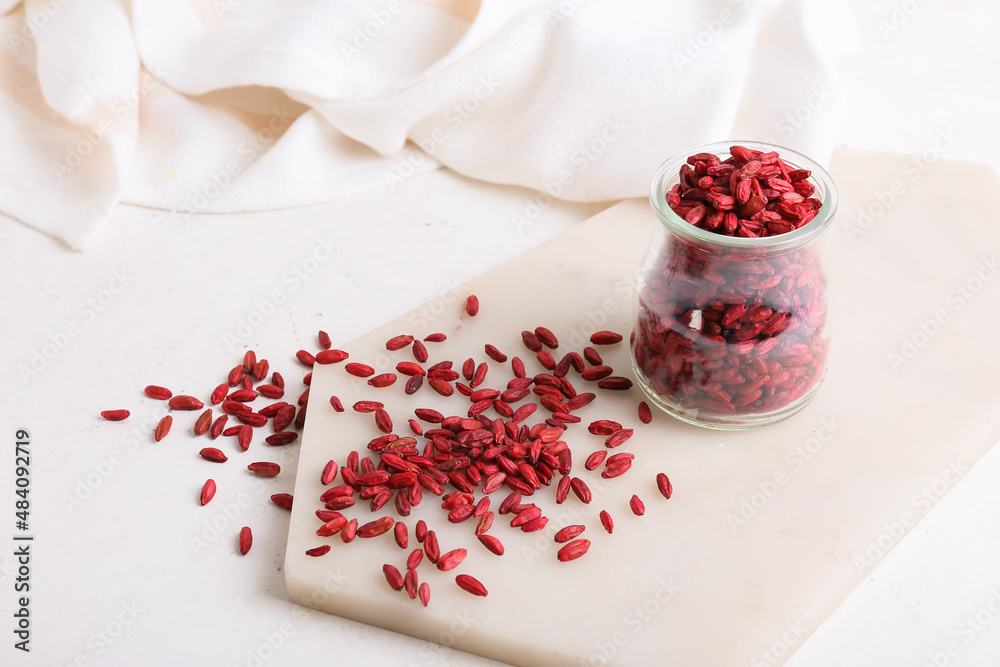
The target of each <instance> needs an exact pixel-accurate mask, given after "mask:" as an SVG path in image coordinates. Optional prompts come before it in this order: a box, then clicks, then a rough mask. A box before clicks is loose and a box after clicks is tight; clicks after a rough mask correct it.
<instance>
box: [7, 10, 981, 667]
mask: <svg viewBox="0 0 1000 667" xmlns="http://www.w3.org/2000/svg"><path fill="white" fill-rule="evenodd" d="M852 4H853V5H854V7H855V10H856V13H857V16H858V19H859V23H860V25H861V36H860V37H861V42H860V50H859V51H858V52H857V53H855V54H854V55H852V56H849V57H847V58H845V59H843V60H841V61H840V63H839V72H840V74H841V76H842V79H843V82H844V85H845V89H846V92H847V94H848V96H849V100H848V102H849V107H848V108H849V113H848V119H847V124H846V126H845V128H844V131H843V135H842V141H841V144H842V145H843V146H846V147H850V148H865V149H878V150H886V151H894V152H906V153H921V152H923V151H925V150H927V149H928V148H929V147H931V146H932V145H933V140H934V138H935V136H936V135H937V133H938V132H940V131H950V130H954V132H955V133H956V134H957V136H958V139H957V140H956V141H955V142H954V145H953V146H952V147H950V148H949V149H948V151H947V152H946V155H945V157H948V158H952V159H963V160H972V161H980V162H984V163H991V164H992V165H993V166H995V167H996V166H1000V129H998V125H997V123H996V122H995V119H996V118H997V116H998V112H1000V46H998V45H997V41H996V39H995V35H994V32H995V28H996V26H998V25H1000V22H998V20H997V19H1000V7H997V6H996V3H991V2H989V0H980V1H979V2H971V1H964V0H940V1H938V2H934V1H933V0H926V1H925V2H918V1H917V0H896V2H880V3H862V2H860V1H855V2H853V3H852ZM894 6H897V7H898V8H899V10H900V11H903V16H907V18H906V20H904V21H901V24H900V26H899V29H898V30H896V31H893V32H891V33H889V34H888V35H887V36H886V37H883V35H882V34H881V33H880V29H879V23H878V22H879V21H880V20H886V21H891V19H892V12H893V7H894ZM905 10H912V11H911V13H910V14H909V15H907V14H906V11H905ZM898 18H899V14H897V19H898ZM884 27H885V26H884V25H883V26H882V28H883V29H884ZM984 168H989V167H987V166H985V165H984ZM534 196H535V193H532V192H530V191H527V190H523V189H518V188H509V187H501V186H493V185H487V184H483V183H478V182H474V181H471V180H469V179H466V178H463V177H461V176H458V175H456V174H453V173H451V172H449V171H446V170H442V171H438V172H434V173H431V174H426V175H423V176H419V177H416V178H414V179H412V180H410V181H408V182H406V183H403V184H402V185H399V186H397V187H396V189H395V191H393V192H389V191H388V190H385V191H374V192H370V193H367V194H364V195H361V196H357V197H353V198H351V199H347V200H342V201H338V202H331V203H329V204H326V205H323V206H317V207H311V208H304V209H295V210H291V211H282V212H272V213H259V214H249V215H240V216H208V217H197V216H192V217H190V218H185V217H184V216H181V215H179V214H170V213H167V212H161V211H151V210H146V209H139V208H134V207H128V206H122V207H120V208H119V210H118V211H117V214H116V216H115V218H114V220H113V222H112V223H111V224H110V225H109V226H108V228H107V229H106V230H105V232H104V234H103V235H102V237H101V238H100V240H99V241H98V243H97V244H96V245H95V246H94V247H93V248H92V249H91V250H90V251H88V252H87V253H85V254H76V253H72V252H70V251H68V250H66V249H65V248H63V247H62V246H61V245H60V244H58V243H57V242H55V241H52V240H51V239H49V238H47V237H44V236H42V235H40V234H38V233H36V232H34V231H32V230H30V229H28V228H26V227H24V226H23V225H20V224H18V223H16V222H13V221H10V220H5V219H0V277H2V280H3V286H4V288H5V289H4V296H3V306H4V308H3V311H2V313H3V314H2V315H0V351H2V358H3V360H4V364H3V367H2V368H3V371H4V373H5V375H4V377H3V382H2V383H0V406H2V409H0V438H2V439H3V442H4V443H5V445H4V447H5V449H6V450H7V451H8V454H6V455H4V456H3V457H2V458H0V468H2V470H3V472H2V473H0V475H2V479H3V482H2V484H0V490H2V494H0V503H2V506H3V507H6V508H8V514H7V517H8V519H7V521H6V522H5V523H4V525H5V526H6V527H5V529H4V530H2V531H0V540H6V541H8V542H7V544H8V546H5V547H3V548H2V549H0V554H2V555H0V591H2V593H0V617H3V618H5V619H7V621H6V622H5V624H4V625H3V626H2V627H3V630H4V634H3V636H4V637H5V638H6V639H5V642H4V645H3V646H2V647H0V656H2V657H0V664H12V665H13V664H24V665H70V664H78V665H87V664H107V665H176V664H191V665H196V664H204V665H257V664H267V665H299V664H337V665H341V664H343V665H348V664H350V665H390V666H391V665H400V666H402V665H428V666H429V665H490V664H497V663H493V662H491V661H487V660H483V659H481V658H476V657H473V656H469V655H467V654H464V653H457V652H454V651H451V650H449V649H446V648H443V647H437V646H434V645H430V644H426V643H424V642H421V641H418V640H414V639H411V638H408V637H404V636H401V635H396V634H393V633H388V632H384V631H381V630H377V629H374V628H371V627H367V626H363V625H360V624H357V623H353V622H349V621H344V620H342V619H339V618H337V617H333V616H328V615H325V614H322V613H318V612H313V611H309V610H306V609H303V608H301V607H298V606H296V605H294V604H291V603H289V602H288V601H287V598H286V595H285V590H284V582H283V577H282V573H281V571H280V568H281V563H282V560H283V557H284V548H283V540H284V538H285V530H286V527H287V517H286V516H284V515H283V514H282V513H281V512H279V511H276V510H274V509H272V508H270V507H267V506H266V504H265V503H260V502H258V501H259V500H260V499H261V498H263V499H265V500H266V496H267V495H269V494H270V493H273V492H277V491H291V487H292V482H291V473H292V472H293V471H294V448H289V451H288V453H287V454H284V455H283V456H284V457H285V458H284V459H282V460H281V462H282V465H283V467H285V469H286V470H287V471H288V475H285V473H283V475H284V477H279V478H277V479H275V480H268V481H267V483H266V484H264V483H257V482H255V480H252V479H249V478H247V477H246V475H239V474H237V473H238V472H239V470H238V469H237V468H238V466H229V467H227V468H226V469H225V470H224V471H223V470H222V469H221V468H220V469H219V472H218V473H217V475H216V479H217V480H218V481H219V482H220V495H219V496H218V497H217V500H216V501H214V502H213V505H210V506H208V507H207V508H204V509H205V510H209V509H211V514H210V515H208V514H205V513H204V511H203V510H202V509H201V508H198V507H197V504H196V500H195V499H196V497H197V492H198V488H199V487H200V484H201V481H202V480H203V479H204V477H205V470H206V468H205V466H206V465H207V464H205V462H203V461H201V460H200V459H198V458H197V456H196V454H195V452H196V450H197V447H201V446H205V445H204V444H198V445H197V447H196V446H195V445H194V444H193V443H194V441H192V440H191V439H190V438H189V437H187V436H186V435H185V434H184V433H182V432H181V431H183V430H186V429H188V428H189V427H190V424H189V421H193V417H194V416H195V415H191V417H192V418H191V419H190V420H186V419H185V418H184V417H180V418H178V417H175V419H176V422H175V426H174V429H175V431H176V433H174V434H173V435H175V436H177V437H168V439H167V440H164V442H162V443H159V444H153V443H151V442H150V440H149V438H148V437H147V436H146V435H145V434H146V433H148V431H149V430H150V429H151V427H152V424H153V423H155V419H156V418H158V417H159V415H160V414H161V413H162V408H161V407H159V406H157V405H155V404H154V402H153V401H150V400H148V399H145V397H144V396H143V395H142V393H141V392H142V387H144V386H145V385H146V384H150V383H157V384H165V385H168V386H170V387H171V388H173V389H174V390H175V391H176V392H182V391H192V392H200V393H202V394H204V393H205V392H206V391H210V390H211V388H212V387H214V386H215V384H217V383H218V382H220V381H222V379H223V378H224V377H225V373H226V372H227V371H228V369H229V368H231V367H232V366H233V365H235V364H236V363H237V362H238V360H239V358H240V357H241V356H242V353H243V349H244V348H243V346H242V345H241V344H239V343H238V342H236V343H234V341H233V339H232V338H230V337H227V334H233V335H238V334H239V333H240V332H239V331H238V326H239V322H240V319H241V318H243V319H247V318H249V317H250V316H251V313H253V312H254V310H255V309H256V308H257V306H256V305H255V303H257V302H261V301H264V300H267V299H268V298H270V297H272V296H274V290H277V296H279V297H280V301H281V303H280V304H279V305H277V307H275V308H274V312H273V314H271V315H269V316H268V317H266V318H261V319H262V323H261V324H260V325H259V326H257V327H255V329H254V331H253V332H252V334H251V335H250V336H249V337H247V342H249V343H250V344H251V345H252V346H253V347H254V348H255V349H256V350H257V351H258V354H262V355H263V356H267V357H268V358H269V359H270V361H271V364H272V367H273V368H277V369H278V370H281V371H282V372H283V374H284V375H285V377H286V378H287V379H289V380H293V379H294V380H295V382H293V383H290V384H292V386H293V387H294V386H298V385H297V380H298V377H299V376H300V375H301V372H300V371H299V367H298V366H297V364H296V362H295V360H294V358H293V357H292V356H291V355H292V353H294V351H295V350H297V349H299V348H300V347H306V348H313V347H314V346H315V332H316V331H317V329H320V328H322V329H325V330H326V331H328V332H329V333H330V334H331V336H332V337H333V339H334V341H341V342H345V341H348V340H350V339H352V338H354V337H355V336H357V335H360V334H362V333H364V332H365V331H367V330H369V329H371V328H373V327H374V326H376V325H378V324H379V323H381V322H384V321H386V320H388V319H391V318H392V317H394V316H396V315H398V314H399V313H402V312H405V311H407V310H409V309H410V308H412V307H413V306H416V305H418V304H420V303H422V302H424V301H425V300H427V299H429V298H432V297H434V296H437V295H439V294H442V293H446V292H447V291H448V290H449V288H450V287H451V286H453V285H456V284H459V283H461V282H462V281H464V280H465V279H467V278H469V277H472V276H474V275H477V274H479V273H481V272H482V271H484V270H485V269H487V268H489V267H491V266H494V265H496V264H498V263H500V262H502V261H504V260H505V259H507V258H510V257H513V256H515V255H516V254H518V253H519V252H522V251H523V250H525V249H527V248H530V247H533V246H534V245H537V244H538V243H540V242H541V241H543V240H544V239H547V238H550V237H552V236H554V235H555V234H558V233H559V232H560V231H563V230H565V229H567V228H569V227H570V226H571V225H573V224H574V223H575V222H578V221H580V220H582V219H585V218H587V217H589V216H590V215H592V214H594V213H596V212H598V211H599V210H602V209H603V208H604V207H605V206H607V204H589V205H579V204H566V203H560V202H556V203H553V204H551V205H549V206H546V207H544V208H543V209H542V210H541V211H540V214H539V215H538V216H537V218H536V221H535V223H534V224H532V225H531V226H529V227H527V228H518V227H517V226H515V225H514V224H513V223H512V216H514V215H516V214H518V215H525V213H526V212H528V211H530V209H529V208H528V207H529V205H530V203H531V202H532V201H533V198H534ZM327 239H329V241H327ZM330 242H333V243H335V244H336V248H335V249H333V250H332V251H331V252H330V253H329V254H327V251H326V249H327V248H328V246H329V244H330ZM310 256H312V257H314V258H315V259H316V261H315V262H313V261H312V260H308V259H306V258H307V257H310ZM296 271H298V272H300V273H301V274H302V275H304V276H305V279H298V278H296V277H295V276H296ZM116 275H117V276H118V278H117V279H116V278H115V276H116ZM119 286H121V289H118V288H119ZM990 289H1000V287H998V286H997V285H991V286H990ZM105 290H106V291H105ZM114 291H116V292H117V293H113V292H114ZM90 297H93V298H96V299H98V301H97V302H96V307H93V308H92V307H91V306H88V305H86V300H87V299H88V298H90ZM98 308H99V312H98ZM265 309H267V308H265ZM984 316H988V317H992V318H994V322H995V321H996V317H997V314H984ZM74 325H75V326H76V327H77V328H76V329H73V326H74ZM67 326H69V327H70V330H71V331H74V332H75V333H74V335H72V336H67V337H66V343H65V346H64V347H63V348H59V347H58V346H55V347H48V348H46V346H47V345H50V344H52V345H55V343H52V340H53V339H52V338H50V335H53V336H54V339H55V340H56V341H57V342H59V341H60V337H59V335H58V334H57V332H59V331H66V330H67ZM35 351H38V352H40V353H49V356H51V357H52V358H51V359H49V360H46V361H45V363H44V367H43V368H41V369H40V370H39V371H38V374H37V375H36V376H32V377H29V378H27V379H26V380H25V379H22V377H20V374H19V372H18V368H19V366H21V365H24V366H29V365H30V364H31V361H32V357H33V354H34V353H35ZM997 362H998V359H997V358H996V357H994V358H993V359H992V360H991V363H992V367H991V368H988V369H985V370H986V371H987V372H994V373H995V372H996V370H997V365H998V364H997ZM41 365H42V364H39V366H41ZM293 397H294V396H293ZM117 407H126V408H129V409H131V410H132V417H131V419H130V420H129V421H126V422H122V423H119V424H112V423H108V422H104V421H103V420H101V419H100V418H99V417H98V416H97V413H98V412H99V411H100V410H102V409H107V408H117ZM17 428H27V429H29V430H30V431H31V436H32V438H31V449H32V452H33V459H32V487H31V499H32V507H31V530H30V532H31V534H33V535H34V536H35V542H34V543H33V545H32V549H33V552H32V571H31V577H32V580H31V586H32V598H31V606H30V609H31V613H32V644H31V645H32V652H31V654H30V655H24V654H22V653H21V652H19V651H15V650H14V649H13V648H12V645H13V643H14V638H13V635H12V634H11V628H12V627H13V621H12V616H11V614H12V613H13V610H14V605H15V593H14V591H13V586H14V583H15V578H16V577H17V573H16V564H15V562H14V558H13V555H12V550H13V546H11V545H13V541H12V540H11V537H12V536H13V534H14V533H15V530H14V528H13V522H14V517H13V513H14V509H13V502H14V500H15V497H14V495H13V484H12V482H13V463H14V461H13V459H14V452H13V449H14V445H13V442H14V439H15V437H14V433H15V430H16V429H17ZM132 428H135V429H137V431H138V432H140V433H141V434H142V435H141V436H140V437H139V438H138V440H137V441H133V440H131V439H130V438H129V437H128V433H129V430H130V429H132ZM213 472H214V470H213ZM81 483H82V484H83V486H81ZM234 488H239V489H241V490H243V491H245V492H246V493H247V494H248V495H247V498H248V499H249V500H248V501H247V502H244V503H243V505H240V504H239V500H240V499H239V498H237V497H236V494H235V493H232V494H231V495H230V496H229V497H228V500H226V499H225V497H224V496H223V489H225V490H226V491H227V492H229V491H230V490H233V489H234ZM74 498H75V499H76V500H78V501H79V502H73V500H72V499H74ZM220 500H223V501H224V502H221V503H220V502H219V501H220ZM226 502H231V503H233V504H234V506H235V507H236V510H235V512H236V514H237V516H236V517H235V518H233V519H232V520H228V519H226V518H225V516H224V514H222V512H223V509H224V507H225V505H226ZM207 516H210V517H211V518H218V520H219V521H220V523H226V522H228V523H229V524H230V525H229V526H228V527H227V529H225V530H223V531H221V532H222V536H221V537H219V538H218V539H214V540H213V539H210V536H209V539H206V544H205V545H204V546H199V547H198V548H195V547H192V546H191V543H190V541H189V539H190V538H191V537H198V536H199V535H200V536H202V537H205V536H204V535H203V532H204V524H203V521H204V520H205V517H207ZM248 522H252V523H253V525H254V532H255V544H254V548H253V550H252V551H251V552H250V554H249V555H248V556H246V557H241V556H240V555H239V554H238V553H236V552H235V545H234V543H233V538H232V535H233V534H235V532H236V531H238V529H239V526H240V525H243V524H244V523H248ZM998 557H1000V451H998V450H996V449H994V451H992V452H991V453H990V454H989V455H987V456H986V457H985V458H984V459H983V460H982V461H981V462H980V463H979V464H978V465H977V466H976V467H975V468H974V469H973V470H972V471H971V472H970V473H968V475H967V476H966V477H965V479H964V480H963V481H961V482H960V483H959V484H957V485H956V486H955V487H954V488H952V489H951V491H950V492H949V493H948V495H947V496H946V497H945V498H944V500H942V501H941V502H940V503H939V504H938V506H937V507H936V508H935V509H934V510H932V511H931V512H930V513H929V514H928V515H927V516H926V517H925V518H924V519H923V520H922V521H921V522H920V524H919V525H918V526H917V527H916V528H915V529H913V530H912V531H911V533H910V534H909V535H908V536H907V537H905V538H904V539H902V540H901V541H900V542H899V544H898V545H897V546H896V547H895V548H894V549H893V550H892V552H891V553H889V554H888V555H887V556H886V557H885V558H883V559H882V560H881V561H880V562H879V563H878V565H877V566H876V567H875V568H874V570H873V571H872V572H871V574H870V575H869V576H868V578H867V580H866V581H865V583H864V584H862V585H861V586H860V587H859V588H858V589H857V590H856V591H855V592H854V593H853V594H852V595H851V596H850V597H849V598H848V599H847V600H846V601H845V602H844V604H843V605H842V606H841V607H840V609H838V610H837V612H835V613H834V615H833V616H832V617H830V619H829V620H828V621H827V622H826V623H825V624H824V625H823V626H822V627H821V628H820V629H819V631H817V632H816V633H815V634H814V635H813V636H812V637H811V638H809V639H808V640H806V641H805V642H804V643H802V644H801V645H799V643H798V642H797V641H793V642H791V644H790V645H789V649H791V650H797V652H796V654H795V655H794V657H793V658H792V659H791V661H790V662H789V663H788V664H790V665H794V667H804V666H814V665H916V666H922V665H925V664H930V665H939V666H940V665H962V666H978V665H993V664H997V662H998V660H997V657H998V656H1000V630H998V629H997V627H998V624H997V623H996V622H994V621H995V620H996V616H997V614H998V613H1000V574H998V570H997V567H996V563H997V562H1000V558H998ZM337 575H338V573H337V571H336V568H335V567H334V568H332V570H331V586H335V585H336V577H337ZM780 640H781V638H778V637H776V638H775V641H776V642H778V641H780ZM763 648H765V647H764V646H762V649H763ZM757 664H761V665H765V664H774V663H769V662H768V661H767V660H764V659H762V660H760V661H759V662H758V663H757Z"/></svg>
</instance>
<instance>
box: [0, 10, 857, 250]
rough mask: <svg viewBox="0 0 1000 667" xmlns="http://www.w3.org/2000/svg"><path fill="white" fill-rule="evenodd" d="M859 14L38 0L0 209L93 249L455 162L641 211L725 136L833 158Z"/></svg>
mask: <svg viewBox="0 0 1000 667" xmlns="http://www.w3.org/2000/svg"><path fill="white" fill-rule="evenodd" d="M5 4H7V5H10V4H11V3H10V2H7V3H5ZM846 11H847V10H846V7H845V6H844V5H843V2H842V0H835V1H833V2H830V1H824V0H782V1H779V2H775V3H771V4H768V3H766V2H755V1H751V0H715V1H714V2H706V1H705V0H687V1H685V2H676V3H662V2H653V1H651V0H650V1H639V0H636V1H634V2H629V3H614V2H612V1H611V0H482V1H481V2H477V1H476V0H373V1H371V2H346V1H344V0H326V1H316V2H304V3H298V4H294V3H293V4H291V5H290V6H289V8H287V9H283V8H279V7H277V6H276V5H275V4H274V3H271V2H269V1H267V0H189V1H188V2H187V3H183V4H181V3H176V2H167V1H166V0H132V2H131V3H130V5H129V6H126V5H124V0H90V2H87V3H78V2H74V1H73V0H45V1H38V0H27V1H26V2H24V3H23V4H21V5H15V6H13V7H10V8H8V9H7V12H6V14H5V15H4V16H3V17H2V19H0V30H2V31H3V33H4V34H6V35H7V38H6V39H5V40H4V49H3V50H2V51H0V111H2V113H0V137H2V138H4V139H5V140H6V143H5V146H6V147H7V150H6V151H4V154H3V155H2V156H0V211H2V212H3V213H4V214H6V215H8V216H11V217H13V218H16V219H19V220H21V221H23V222H25V223H27V224H29V225H32V226H34V227H36V228H38V229H39V230H41V231H43V232H46V233H48V234H51V235H52V236H54V237H56V238H59V239H62V240H63V241H65V242H66V243H67V244H68V245H69V246H71V247H72V248H75V249H85V248H87V247H88V246H89V245H91V244H92V243H93V242H94V240H95V239H96V238H97V236H98V234H99V232H100V230H101V228H102V227H103V226H104V224H105V223H106V221H107V220H108V218H109V217H110V216H111V215H112V214H113V211H114V207H115V205H116V204H117V203H118V202H119V201H123V202H128V203H134V204H139V205H143V206H150V207H156V208H162V209H166V210H170V211H176V212H179V213H181V214H184V213H191V212H198V213H223V212H224V213H232V212H239V211H250V210H265V209H274V208H284V207H291V206H303V205H309V204H315V203H318V202H322V201H328V200H331V199H335V198H339V197H344V196H349V195H351V194H355V193H358V192H361V191H365V190H369V189H372V188H376V187H383V186H389V187H390V188H392V187H394V186H395V184H397V183H398V182H399V181H401V180H403V179H406V178H409V177H411V176H413V175H415V174H418V173H422V172H425V171H427V170H430V169H435V168H438V167H439V166H441V165H445V166H447V167H449V168H451V169H454V170H456V171H458V172H460V173H462V174H465V175H467V176H469V177H472V178H476V179H480V180H484V181H488V182H493V183H502V184H515V185H521V186H525V187H528V188H532V189H535V190H540V191H544V192H546V193H547V194H549V195H551V196H553V197H557V198H562V199H568V200H573V201H604V200H614V199H620V198H624V197H632V196H643V195H644V194H645V192H646V189H647V186H648V181H649V178H650V176H651V174H652V173H653V171H654V170H655V168H656V167H657V166H658V165H659V164H660V163H661V162H662V161H663V160H665V159H667V158H668V157H670V156H672V155H674V154H675V153H677V152H679V151H682V150H685V149H686V148H687V147H689V146H693V145H696V144H700V143H705V142H709V141H717V140H723V139H726V138H734V139H760V140H772V141H774V142H775V143H778V144H780V145H787V146H789V147H791V148H795V149H797V150H800V151H803V152H805V153H807V154H809V155H811V156H813V157H815V158H816V159H818V160H819V161H821V162H823V161H825V160H827V159H828V158H829V156H830V154H831V153H832V149H833V147H834V145H835V142H836V139H837V133H838V131H839V126H840V123H841V120H842V116H843V110H844V100H843V94H842V92H841V89H840V87H839V85H838V83H837V81H836V78H835V76H834V74H833V70H832V67H831V64H830V59H831V58H832V57H833V56H834V55H836V54H835V53H834V51H835V50H836V47H835V46H831V45H836V44H838V43H842V42H838V39H837V38H838V34H837V33H838V32H843V31H845V30H849V27H845V26H848V23H849V22H847V21H844V20H843V16H845V15H846ZM834 15H836V16H837V17H838V18H837V20H831V19H830V17H831V16H834ZM831 32H832V33H834V34H832V35H831Z"/></svg>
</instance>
